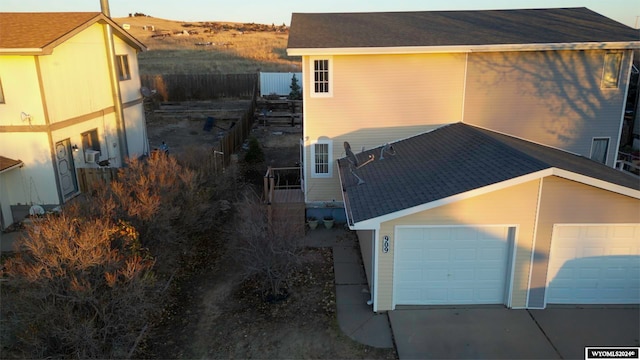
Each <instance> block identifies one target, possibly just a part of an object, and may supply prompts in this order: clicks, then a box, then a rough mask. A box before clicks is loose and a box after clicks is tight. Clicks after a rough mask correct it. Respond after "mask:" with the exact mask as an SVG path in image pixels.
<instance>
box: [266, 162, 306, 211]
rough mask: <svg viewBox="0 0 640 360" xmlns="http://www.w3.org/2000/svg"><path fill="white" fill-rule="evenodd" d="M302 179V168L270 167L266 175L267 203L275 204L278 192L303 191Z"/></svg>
mask: <svg viewBox="0 0 640 360" xmlns="http://www.w3.org/2000/svg"><path fill="white" fill-rule="evenodd" d="M300 178H301V177H300V167H282V168H272V167H269V168H268V169H267V172H266V173H265V174H264V200H265V202H266V203H268V204H270V203H271V202H273V198H274V196H273V194H274V192H275V191H276V190H295V189H300V190H301V191H302V182H301V181H300Z"/></svg>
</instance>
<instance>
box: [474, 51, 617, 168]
mask: <svg viewBox="0 0 640 360" xmlns="http://www.w3.org/2000/svg"><path fill="white" fill-rule="evenodd" d="M606 54H607V52H606V51H604V50H593V51H539V52H533V51H532V52H524V53H492V54H473V55H470V57H469V74H470V75H469V76H470V79H469V82H468V89H469V90H468V93H467V99H466V114H465V121H467V119H469V122H470V123H477V124H478V125H481V126H484V127H489V128H494V129H496V130H498V131H504V132H511V133H513V134H516V135H517V136H521V137H525V138H527V137H528V138H532V139H534V140H535V141H538V142H543V143H546V144H549V145H551V146H555V147H560V148H564V149H569V150H570V151H574V152H578V153H581V154H586V155H588V154H589V151H590V149H589V147H590V145H591V138H592V137H593V136H594V134H595V136H600V137H606V136H608V137H611V143H612V144H615V143H616V142H617V138H618V131H619V126H620V120H621V118H622V111H623V106H624V103H625V99H624V94H625V89H626V86H627V83H628V79H626V78H625V76H626V75H627V71H626V65H628V64H629V59H628V56H626V57H623V59H622V60H621V63H620V68H619V71H618V73H619V75H618V83H617V86H616V87H612V88H605V89H603V88H602V81H603V66H604V62H605V56H606ZM625 54H626V53H625ZM471 78H473V79H471ZM505 99H508V101H505ZM612 152H613V151H612V150H611V149H610V153H612ZM612 157H613V154H610V157H609V159H612Z"/></svg>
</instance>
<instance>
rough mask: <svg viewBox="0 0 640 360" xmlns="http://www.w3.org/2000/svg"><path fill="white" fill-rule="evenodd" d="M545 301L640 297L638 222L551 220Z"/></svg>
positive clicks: (609, 301) (615, 300)
mask: <svg viewBox="0 0 640 360" xmlns="http://www.w3.org/2000/svg"><path fill="white" fill-rule="evenodd" d="M546 301H547V303H550V304H637V303H640V224H631V225H599V226H596V225H556V226H554V228H553V236H552V238H551V250H550V253H549V270H548V272H547V291H546Z"/></svg>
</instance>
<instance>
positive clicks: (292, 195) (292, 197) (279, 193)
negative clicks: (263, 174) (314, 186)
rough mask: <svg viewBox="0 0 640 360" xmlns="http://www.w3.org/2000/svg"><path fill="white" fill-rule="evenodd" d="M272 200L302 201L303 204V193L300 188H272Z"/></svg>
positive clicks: (277, 201)
mask: <svg viewBox="0 0 640 360" xmlns="http://www.w3.org/2000/svg"><path fill="white" fill-rule="evenodd" d="M273 202H274V203H277V204H282V203H303V204H304V194H303V193H302V190H300V189H285V190H274V191H273Z"/></svg>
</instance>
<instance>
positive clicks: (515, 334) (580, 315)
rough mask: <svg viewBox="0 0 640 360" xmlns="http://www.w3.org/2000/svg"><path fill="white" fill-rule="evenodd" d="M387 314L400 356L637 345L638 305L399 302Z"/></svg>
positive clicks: (540, 353) (564, 355) (580, 353)
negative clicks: (530, 306) (400, 304)
mask: <svg viewBox="0 0 640 360" xmlns="http://www.w3.org/2000/svg"><path fill="white" fill-rule="evenodd" d="M388 314H389V320H390V323H391V328H392V331H393V336H394V340H395V343H396V348H397V350H398V356H399V357H400V359H584V347H585V346H639V344H640V342H639V341H640V340H639V339H640V313H639V311H638V307H637V306H636V307H610V308H595V307H594V308H575V307H556V308H548V309H545V310H509V309H506V308H504V307H497V306H496V307H467V308H462V307H458V308H441V307H431V308H421V309H417V308H404V309H397V310H394V311H390V312H389V313H388Z"/></svg>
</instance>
